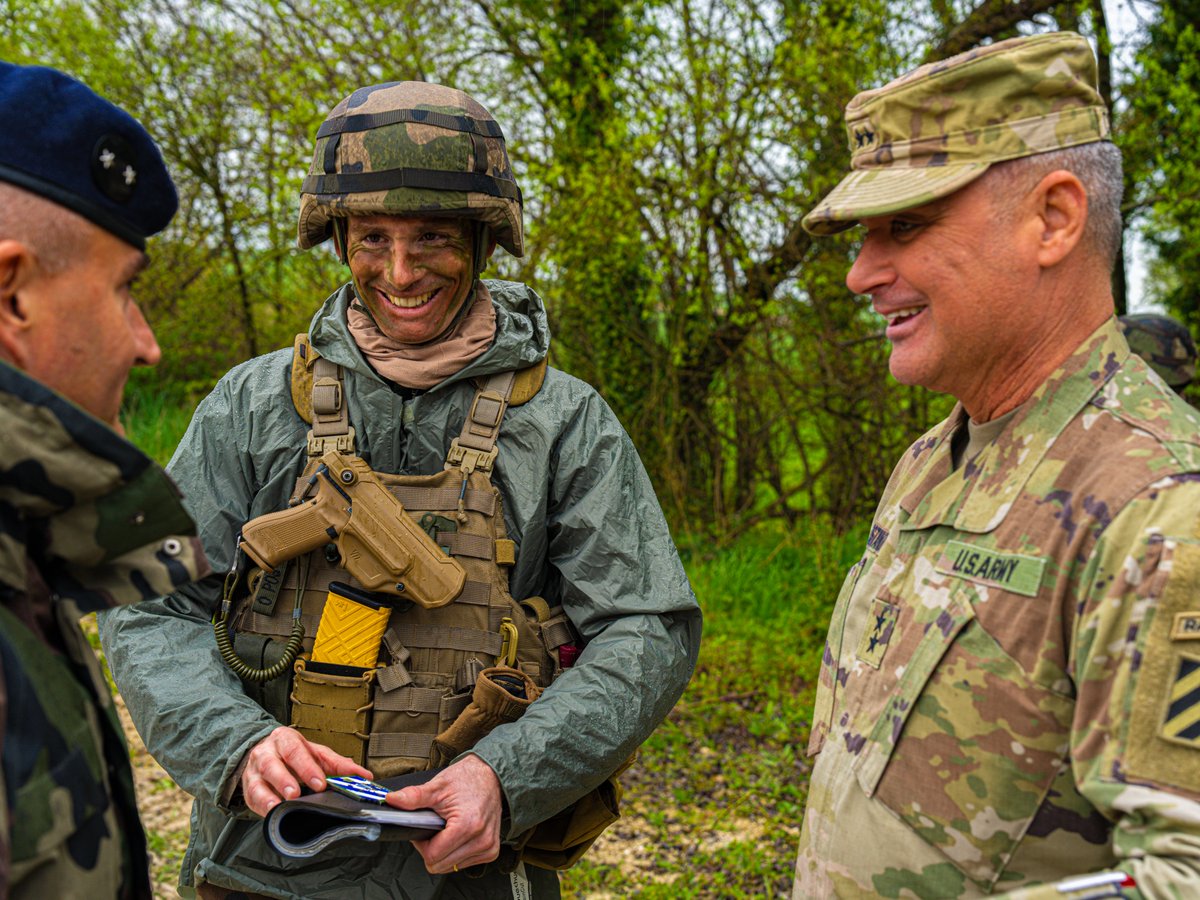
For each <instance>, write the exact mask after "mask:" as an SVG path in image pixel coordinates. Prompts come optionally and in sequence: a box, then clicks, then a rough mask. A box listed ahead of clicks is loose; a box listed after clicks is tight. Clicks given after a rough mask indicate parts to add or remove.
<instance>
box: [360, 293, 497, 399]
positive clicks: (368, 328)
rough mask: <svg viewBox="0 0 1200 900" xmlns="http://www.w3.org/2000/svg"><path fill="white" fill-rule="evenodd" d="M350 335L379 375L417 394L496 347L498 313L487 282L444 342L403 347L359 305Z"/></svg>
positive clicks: (405, 345) (439, 382)
mask: <svg viewBox="0 0 1200 900" xmlns="http://www.w3.org/2000/svg"><path fill="white" fill-rule="evenodd" d="M346 322H347V324H348V325H349V326H350V334H351V336H352V337H353V338H354V343H356V344H358V349H359V350H361V351H362V353H363V356H365V357H366V358H367V360H368V361H369V362H370V363H371V365H372V366H374V367H375V371H376V372H378V373H379V374H380V375H382V376H383V377H384V378H386V379H387V380H388V381H392V382H395V383H396V384H398V385H400V386H402V387H406V388H415V389H416V390H421V391H425V390H429V388H431V387H433V386H434V385H437V384H441V383H442V382H443V381H445V380H446V379H447V378H449V377H450V376H451V375H453V374H454V373H455V372H458V371H459V370H461V369H462V368H463V367H464V366H466V364H467V363H469V362H470V361H471V360H473V359H474V358H475V357H477V356H479V355H480V354H481V353H483V351H484V350H486V349H487V348H488V347H489V346H491V343H492V339H493V338H494V337H495V336H496V310H495V309H493V308H492V295H491V293H490V292H489V291H488V289H487V288H486V287H485V286H484V284H483V282H481V281H480V282H476V283H475V300H474V302H473V303H472V304H471V308H470V309H469V310H467V314H466V315H465V316H462V317H461V318H460V319H459V321H458V324H457V325H455V326H454V328H453V329H452V330H451V331H450V332H448V333H447V334H446V335H444V336H443V337H441V338H439V339H437V340H434V341H430V342H429V343H427V344H402V343H400V342H399V341H396V340H393V339H392V338H390V337H388V336H387V335H386V334H384V333H383V332H382V331H380V330H379V326H378V325H376V324H375V320H374V319H372V318H371V317H370V315H368V314H367V312H366V311H365V310H363V309H362V308H361V307H360V306H359V305H358V303H357V302H354V303H351V304H350V308H349V309H348V310H347V312H346Z"/></svg>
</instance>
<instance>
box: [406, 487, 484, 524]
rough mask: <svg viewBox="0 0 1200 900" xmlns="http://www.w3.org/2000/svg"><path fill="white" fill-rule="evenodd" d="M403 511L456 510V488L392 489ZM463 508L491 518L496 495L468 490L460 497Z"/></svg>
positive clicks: (457, 492) (457, 494) (457, 495)
mask: <svg viewBox="0 0 1200 900" xmlns="http://www.w3.org/2000/svg"><path fill="white" fill-rule="evenodd" d="M391 491H392V493H393V494H395V495H396V499H398V500H399V501H400V502H401V503H403V504H404V508H405V509H427V510H446V511H450V512H453V511H454V510H456V509H458V497H459V491H458V488H422V487H393V488H392V489H391ZM462 499H463V506H464V507H465V508H466V509H469V510H470V511H471V512H477V513H483V515H485V516H488V517H491V516H493V515H495V513H496V495H495V494H492V493H490V492H488V491H476V490H470V489H468V490H467V491H466V492H465V493H463V495H462Z"/></svg>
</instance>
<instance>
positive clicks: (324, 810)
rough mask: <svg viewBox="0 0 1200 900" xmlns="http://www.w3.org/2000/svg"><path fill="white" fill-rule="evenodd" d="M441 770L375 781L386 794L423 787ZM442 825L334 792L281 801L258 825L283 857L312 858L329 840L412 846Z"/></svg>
mask: <svg viewBox="0 0 1200 900" xmlns="http://www.w3.org/2000/svg"><path fill="white" fill-rule="evenodd" d="M440 771H441V769H431V770H429V771H427V772H413V773H412V774H411V775H397V776H395V777H393V778H381V779H379V783H380V784H382V785H383V786H384V787H386V788H388V789H389V790H398V789H400V788H402V787H407V786H408V785H412V784H424V783H425V782H426V781H428V780H429V779H431V778H432V777H433V776H434V775H436V774H437V773H438V772H440ZM445 824H446V823H445V821H444V820H443V819H442V817H441V816H439V815H438V814H437V813H435V812H434V811H433V810H431V809H414V810H403V809H395V808H394V807H391V806H386V805H380V804H378V803H366V802H363V801H361V800H355V799H354V798H353V797H347V796H346V795H344V794H339V793H337V792H336V791H332V790H326V791H324V792H322V793H319V794H306V795H304V796H302V797H297V798H296V799H295V800H285V801H284V802H283V803H280V804H279V805H278V806H276V807H275V808H274V809H272V810H271V811H270V812H269V813H267V817H266V819H264V820H263V829H264V830H265V831H266V834H267V843H268V844H270V845H271V846H272V847H273V848H275V850H276V851H277V852H279V853H281V854H283V855H284V856H292V857H298V858H307V857H310V856H316V855H317V854H318V853H320V852H321V851H322V850H324V849H325V848H326V847H328V846H329V845H330V844H332V843H334V842H335V841H344V840H348V839H351V838H356V839H358V840H361V841H412V840H421V839H422V838H427V837H430V836H431V835H433V834H434V833H436V832H438V831H441V830H442V828H443V826H445Z"/></svg>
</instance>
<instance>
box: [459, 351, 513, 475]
mask: <svg viewBox="0 0 1200 900" xmlns="http://www.w3.org/2000/svg"><path fill="white" fill-rule="evenodd" d="M515 378H516V373H514V372H511V371H509V372H497V373H496V374H495V375H492V376H489V377H488V379H487V380H486V381H485V382H484V383H483V384H482V385H480V386H479V387H478V388H477V389H476V390H475V399H474V400H473V401H472V402H471V411H470V412H469V413H468V414H467V420H466V422H464V423H463V429H462V433H461V434H459V436H458V437H456V438H455V439H454V440H453V441H451V442H450V450H449V452H448V453H447V454H446V468H447V469H451V468H455V467H457V468H459V469H462V472H463V475H464V476H465V475H470V474H471V473H472V472H474V471H476V470H478V471H480V472H484V473H487V474H490V473H491V471H492V466H493V464H494V463H495V462H496V437H497V436H498V435H499V434H500V423H501V422H502V421H503V419H504V411H505V410H506V409H508V399H509V397H510V396H511V395H512V389H513V381H514V380H515Z"/></svg>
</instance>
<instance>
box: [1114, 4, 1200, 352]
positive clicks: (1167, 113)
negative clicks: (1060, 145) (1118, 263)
mask: <svg viewBox="0 0 1200 900" xmlns="http://www.w3.org/2000/svg"><path fill="white" fill-rule="evenodd" d="M1197 23H1200V2H1196V0H1171V2H1167V3H1164V4H1163V6H1162V12H1161V16H1160V18H1159V19H1158V20H1157V21H1155V22H1153V23H1151V25H1150V26H1149V28H1148V29H1147V34H1146V43H1145V44H1144V45H1143V46H1142V48H1141V49H1140V50H1139V51H1138V54H1137V67H1138V70H1139V71H1138V81H1137V82H1136V89H1134V90H1130V91H1128V92H1127V96H1126V98H1125V99H1126V100H1127V103H1128V108H1127V111H1126V113H1125V115H1124V117H1123V118H1122V119H1121V121H1120V122H1119V127H1120V131H1119V132H1118V139H1119V141H1120V143H1121V145H1122V148H1123V150H1124V151H1125V153H1124V155H1125V161H1126V169H1127V172H1126V185H1127V187H1128V193H1127V196H1126V204H1127V207H1128V208H1129V210H1130V212H1131V214H1134V215H1136V214H1138V213H1142V214H1144V215H1143V221H1144V223H1145V224H1144V227H1143V228H1142V234H1143V235H1144V237H1145V239H1146V241H1147V242H1148V243H1149V245H1150V246H1151V247H1152V248H1153V249H1154V251H1155V254H1156V259H1155V261H1154V264H1153V265H1152V266H1151V267H1150V278H1149V285H1148V293H1149V295H1150V296H1151V297H1152V298H1154V299H1157V300H1159V301H1161V302H1162V303H1163V304H1164V305H1165V306H1166V307H1167V309H1168V310H1169V311H1171V312H1173V313H1175V314H1176V315H1177V316H1178V317H1179V318H1180V319H1181V320H1182V321H1184V322H1186V323H1187V324H1188V326H1189V327H1190V328H1191V331H1192V334H1193V336H1195V335H1197V334H1200V167H1197V165H1196V160H1195V155H1194V152H1193V151H1194V148H1195V147H1196V146H1197V144H1198V142H1200V30H1198V25H1197Z"/></svg>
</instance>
